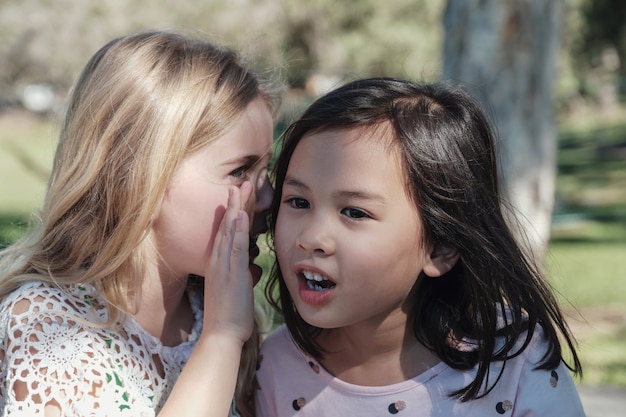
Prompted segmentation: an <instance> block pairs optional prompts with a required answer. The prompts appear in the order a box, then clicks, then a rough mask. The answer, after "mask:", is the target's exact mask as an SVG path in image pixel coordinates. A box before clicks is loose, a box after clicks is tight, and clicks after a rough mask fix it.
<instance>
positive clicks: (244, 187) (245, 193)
mask: <svg viewBox="0 0 626 417" xmlns="http://www.w3.org/2000/svg"><path fill="white" fill-rule="evenodd" d="M239 191H240V192H241V206H240V208H241V209H242V210H245V209H246V204H248V201H249V200H250V196H251V195H252V192H253V188H252V183H251V182H250V181H245V182H244V183H243V184H241V187H240V189H239Z"/></svg>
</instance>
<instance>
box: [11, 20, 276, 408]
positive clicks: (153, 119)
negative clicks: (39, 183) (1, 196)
mask: <svg viewBox="0 0 626 417" xmlns="http://www.w3.org/2000/svg"><path fill="white" fill-rule="evenodd" d="M274 91H275V90H274V89H273V88H271V87H270V84H269V83H265V82H262V81H261V80H260V78H259V77H258V76H257V75H255V74H254V73H253V72H252V71H251V70H250V69H249V68H248V67H247V66H246V65H245V64H244V63H243V62H242V60H241V59H240V58H239V57H238V55H237V54H236V53H235V52H234V51H232V50H230V49H227V48H224V47H221V46H218V45H214V44H211V43H208V42H205V41H202V40H199V39H194V38H190V37H186V36H184V35H182V34H177V33H168V32H159V31H154V32H142V33H137V34H132V35H129V36H125V37H121V38H119V39H115V40H113V41H111V42H110V43H108V44H107V45H105V46H104V47H103V48H102V49H100V50H99V51H98V52H97V53H96V54H95V55H94V56H93V57H92V58H91V59H90V60H89V62H88V63H87V65H86V67H85V68H84V70H83V72H82V74H81V75H80V77H79V79H78V80H77V82H76V84H75V86H74V87H73V90H72V92H71V96H70V99H69V103H68V107H67V112H66V116H65V119H64V122H63V124H62V129H61V134H60V140H59V144H58V148H57V151H56V155H55V159H54V166H53V170H52V175H51V177H50V181H49V186H48V191H47V195H46V197H45V202H44V205H43V209H42V211H41V215H40V221H39V222H38V223H37V224H36V225H35V227H34V228H33V230H32V232H31V233H29V234H28V235H27V236H26V237H24V238H23V239H22V240H21V241H19V242H17V243H15V244H14V245H12V246H10V247H8V248H6V249H5V250H3V251H2V252H1V253H0V414H1V415H2V416H5V415H12V416H14V415H15V416H34V415H41V416H70V415H71V416H74V415H82V416H86V415H96V416H118V415H119V416H121V415H129V416H154V415H156V414H158V415H159V416H166V415H184V416H194V415H199V416H200V415H202V416H222V417H223V416H227V415H238V414H241V415H252V404H251V402H250V393H249V390H248V388H249V387H250V386H251V381H250V376H251V374H252V369H253V367H254V360H255V358H256V344H257V338H256V336H254V337H252V338H251V335H252V333H253V328H254V320H253V316H254V304H253V292H252V290H253V285H254V284H255V283H256V281H258V279H259V277H260V273H261V271H260V268H259V267H258V266H256V265H253V264H252V261H253V259H254V257H255V256H256V255H257V254H258V248H257V247H256V244H255V240H256V237H257V236H258V234H260V233H263V232H264V231H265V227H266V226H265V211H266V210H267V209H268V207H269V204H270V200H271V195H272V188H271V185H270V183H269V181H268V178H267V169H266V167H267V163H268V161H269V158H270V149H271V144H272V125H273V122H272V114H273V111H274V109H275V105H276V94H275V93H274ZM203 277H204V278H203ZM246 341H248V343H247V348H244V347H243V345H244V342H246ZM246 350H247V353H246V354H244V355H243V356H244V360H243V361H240V357H241V356H242V351H246ZM246 358H247V359H246ZM240 366H241V368H242V375H241V379H240V383H239V388H238V389H237V395H236V400H235V401H234V402H233V394H234V392H235V386H236V380H237V374H238V369H239V367H240Z"/></svg>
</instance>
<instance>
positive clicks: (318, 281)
mask: <svg viewBox="0 0 626 417" xmlns="http://www.w3.org/2000/svg"><path fill="white" fill-rule="evenodd" d="M295 272H296V276H297V279H298V295H299V297H300V299H301V300H302V301H303V302H305V303H306V304H309V305H316V306H319V305H322V304H325V303H327V302H328V301H330V299H331V297H332V296H333V294H334V289H335V287H336V286H337V284H336V283H335V282H334V281H332V280H331V279H329V278H328V277H327V276H326V275H325V274H324V273H323V272H322V271H320V270H318V269H316V268H312V267H309V266H300V267H298V268H296V270H295Z"/></svg>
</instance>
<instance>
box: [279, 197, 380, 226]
mask: <svg viewBox="0 0 626 417" xmlns="http://www.w3.org/2000/svg"><path fill="white" fill-rule="evenodd" d="M285 203H286V204H288V205H289V207H291V208H294V209H296V210H306V209H309V208H311V205H310V204H309V202H308V201H307V200H305V199H304V198H301V197H291V198H287V199H285ZM349 213H352V215H349ZM341 214H343V215H345V216H346V217H348V218H349V219H350V220H355V221H358V220H363V219H371V218H372V217H371V216H370V215H369V214H368V213H367V212H365V211H364V210H361V209H358V208H354V207H346V208H344V209H342V210H341ZM355 214H356V216H355Z"/></svg>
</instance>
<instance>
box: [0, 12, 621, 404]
mask: <svg viewBox="0 0 626 417" xmlns="http://www.w3.org/2000/svg"><path fill="white" fill-rule="evenodd" d="M461 1H466V2H467V4H476V3H477V1H475V0H461ZM550 1H552V0H543V1H539V0H512V1H511V2H502V3H516V4H517V6H518V7H519V8H522V9H523V8H524V7H529V5H532V4H535V5H536V4H542V3H545V4H548V3H549V2H550ZM555 2H556V3H559V4H561V6H562V7H561V8H560V9H559V13H558V15H557V16H556V18H557V20H558V28H557V31H556V32H555V33H556V35H557V36H558V42H557V45H558V48H557V50H556V52H555V55H556V56H555V65H554V82H553V85H552V90H551V94H550V95H549V97H550V102H549V103H548V106H549V109H550V112H549V113H550V117H551V118H552V121H553V123H554V124H553V126H554V129H555V131H556V137H557V142H556V149H557V152H556V157H555V159H554V161H553V165H554V174H555V175H554V177H555V178H554V180H555V189H554V192H553V195H551V197H552V198H553V203H554V204H553V206H552V207H553V209H552V211H551V216H550V219H551V222H550V235H549V242H548V246H547V251H546V257H545V266H546V269H547V275H548V278H549V280H550V281H551V283H552V284H553V285H554V287H555V288H556V289H557V291H558V292H559V294H560V297H561V300H562V301H563V305H564V308H565V310H566V313H567V316H568V319H569V323H570V325H571V326H572V328H573V330H574V333H575V335H576V336H577V337H578V339H579V347H580V352H581V356H582V361H583V366H584V371H585V376H584V379H583V380H582V381H581V382H580V383H581V384H582V385H585V386H610V387H614V388H615V387H617V389H621V390H623V393H624V394H626V103H625V100H626V3H622V2H615V1H611V0H555ZM452 3H455V1H453V0H450V1H446V0H386V1H385V2H378V1H374V0H354V1H339V0H334V1H331V0H311V1H307V2H301V1H298V0H267V1H258V0H256V1H255V0H214V1H208V0H207V1H200V0H163V1H161V2H159V3H158V4H156V2H150V1H147V0H135V1H132V2H130V1H124V0H101V1H98V2H91V1H78V0H55V1H51V0H3V1H1V2H0V246H4V245H7V244H10V243H11V242H13V241H14V240H16V239H18V238H19V236H20V235H21V234H22V233H23V232H24V230H26V229H27V227H28V224H29V222H30V221H31V219H32V216H33V214H36V212H37V209H38V207H39V206H40V204H41V201H42V198H43V194H44V191H45V186H46V181H47V177H48V174H49V172H50V168H51V165H52V155H53V151H54V147H55V145H56V135H57V133H58V124H59V115H60V113H61V111H62V107H63V100H64V98H65V96H66V94H67V91H68V89H69V87H70V86H71V84H72V82H73V80H74V79H75V77H76V76H77V74H78V72H79V71H80V69H81V68H82V66H83V65H84V64H85V62H86V61H87V59H88V58H89V57H90V56H91V55H92V54H93V53H94V52H95V51H96V50H97V49H98V48H99V47H100V46H102V45H103V44H104V43H106V42H107V41H109V40H110V39H112V38H113V37H116V36H119V35H122V34H125V33H129V32H132V31H137V30H142V29H150V28H164V29H182V30H185V31H186V32H191V33H193V34H195V35H197V36H201V37H207V38H211V39H213V40H216V41H218V42H221V43H225V44H228V45H231V46H233V47H235V48H237V49H239V50H241V51H243V53H244V54H245V55H249V56H251V57H252V59H253V60H254V61H255V62H256V63H257V65H258V66H259V68H270V69H272V70H273V71H278V72H279V73H280V74H281V77H282V78H283V80H284V81H285V82H286V83H287V85H288V86H289V90H288V91H286V93H285V99H284V102H283V106H282V110H281V114H280V116H279V120H278V129H277V130H278V132H280V130H281V129H282V128H283V127H284V126H285V124H286V123H288V122H289V120H291V119H292V118H293V117H295V116H297V115H298V113H299V112H300V111H301V110H302V109H303V107H304V106H305V105H306V104H307V103H309V102H310V101H311V100H313V99H314V98H315V97H316V96H317V95H319V94H321V93H322V92H324V91H325V90H326V89H328V88H330V87H332V86H337V85H340V84H341V83H343V82H345V81H347V80H349V79H353V78H355V77H365V76H373V75H385V76H399V77H404V78H410V79H415V80H426V81H434V80H437V79H439V78H441V74H442V71H443V62H444V58H445V57H444V38H445V27H444V26H445V25H444V16H445V14H446V7H449V6H450V4H452ZM478 3H481V4H482V5H483V7H484V5H485V4H487V5H489V4H491V5H492V7H494V9H495V8H497V7H500V6H497V4H498V1H481V2H478ZM468 39H469V37H468ZM546 42H547V40H546ZM539 64H541V63H540V62H537V65H539ZM499 133H500V135H502V136H506V135H507V134H509V133H510V132H506V131H503V130H502V129H500V131H499ZM545 180H546V181H550V180H551V179H550V178H546V179H545ZM270 259H271V258H270V256H266V257H265V258H264V259H263V261H264V262H265V263H266V265H267V264H269V262H270ZM266 269H267V268H266ZM258 295H259V298H261V297H260V296H261V294H260V292H259V294H258Z"/></svg>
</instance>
